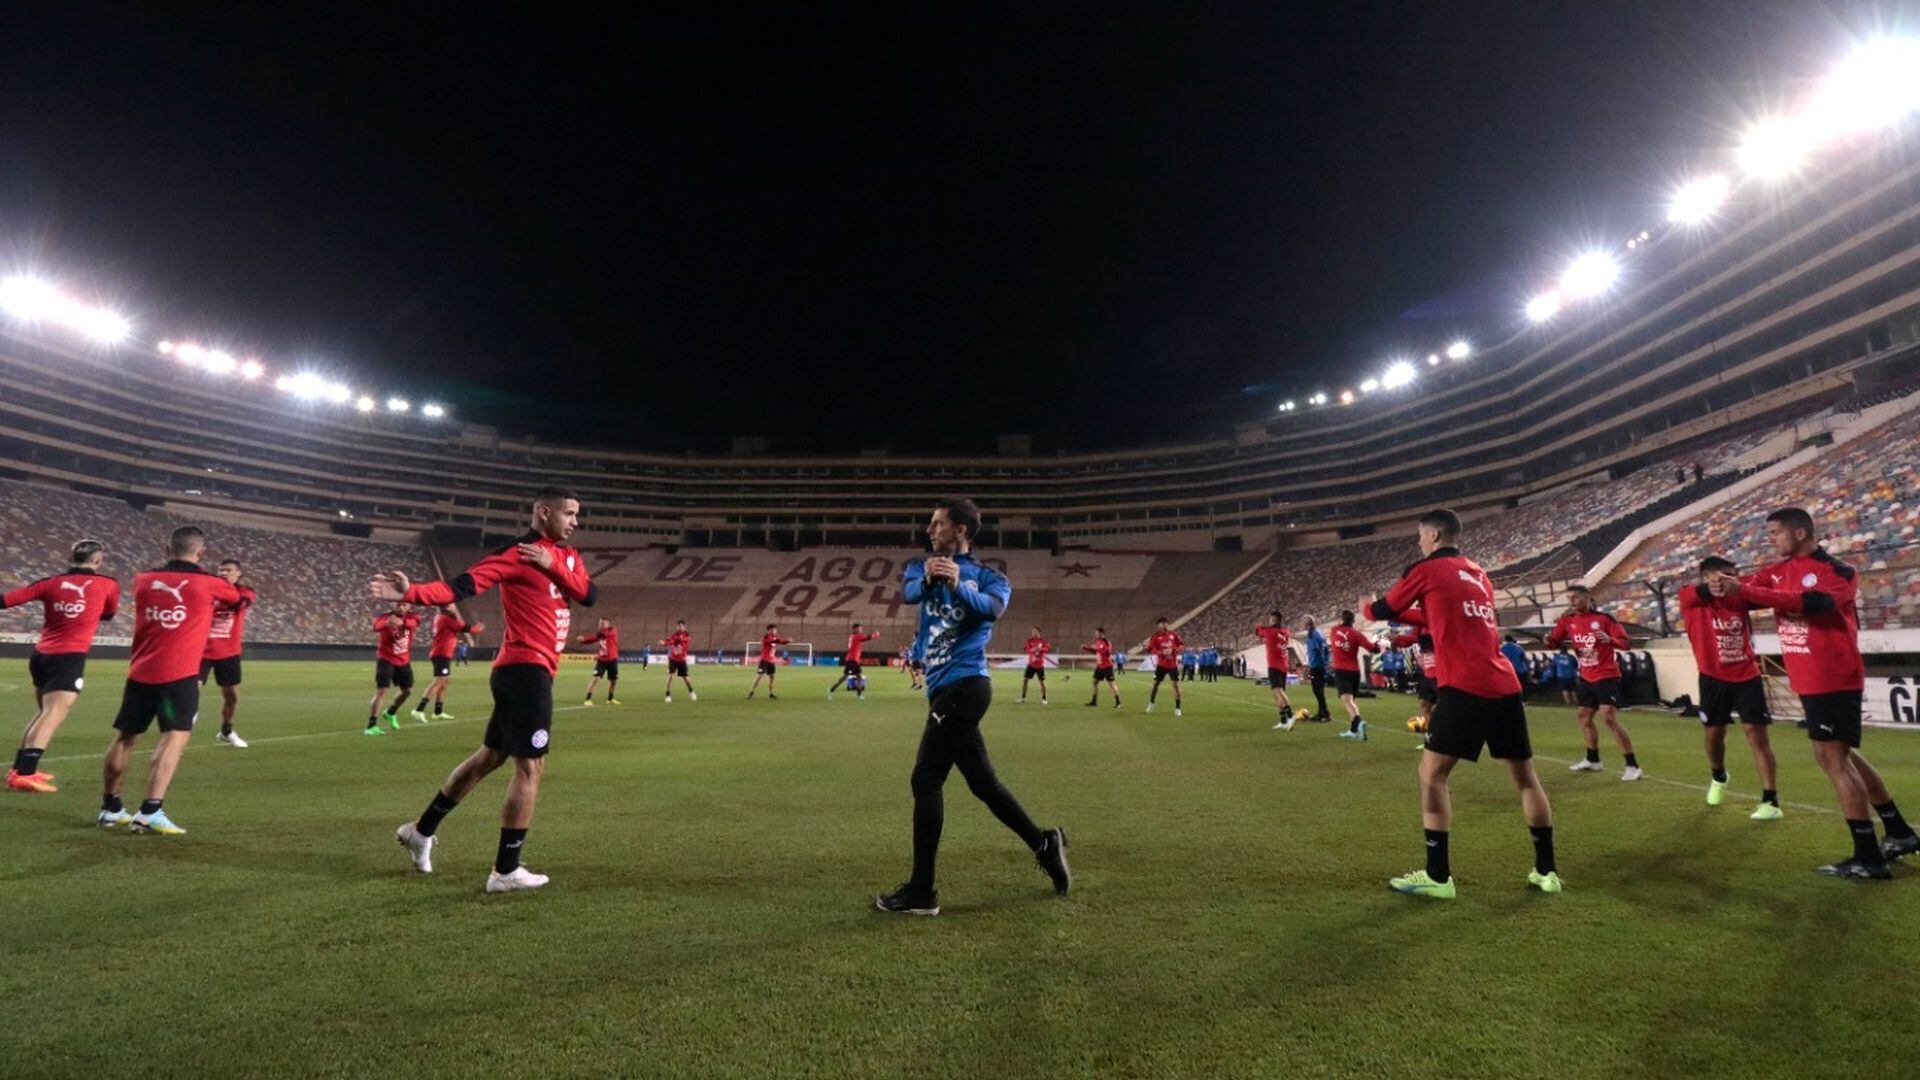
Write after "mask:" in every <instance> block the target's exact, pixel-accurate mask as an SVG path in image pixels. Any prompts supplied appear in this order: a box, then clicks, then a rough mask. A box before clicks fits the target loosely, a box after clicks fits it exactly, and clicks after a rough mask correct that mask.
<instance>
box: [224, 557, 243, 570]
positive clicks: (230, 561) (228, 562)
mask: <svg viewBox="0 0 1920 1080" xmlns="http://www.w3.org/2000/svg"><path fill="white" fill-rule="evenodd" d="M220 565H221V566H231V567H233V568H234V569H236V570H238V569H240V568H241V567H240V560H239V559H236V558H234V557H233V556H231V555H229V556H227V557H226V558H224V559H221V560H220Z"/></svg>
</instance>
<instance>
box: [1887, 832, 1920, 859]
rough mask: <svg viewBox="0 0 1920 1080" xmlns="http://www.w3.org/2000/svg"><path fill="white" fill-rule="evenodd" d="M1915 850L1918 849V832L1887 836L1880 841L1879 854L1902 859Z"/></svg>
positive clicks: (1919, 839) (1919, 844) (1919, 841)
mask: <svg viewBox="0 0 1920 1080" xmlns="http://www.w3.org/2000/svg"><path fill="white" fill-rule="evenodd" d="M1917 851H1920V833H1913V834H1910V835H1907V836H1901V837H1893V836H1889V837H1887V838H1886V839H1885V840H1882V841H1880V854H1881V855H1883V856H1885V857H1886V858H1887V859H1889V860H1892V859H1904V858H1906V857H1907V856H1909V855H1912V854H1913V853H1915V852H1917Z"/></svg>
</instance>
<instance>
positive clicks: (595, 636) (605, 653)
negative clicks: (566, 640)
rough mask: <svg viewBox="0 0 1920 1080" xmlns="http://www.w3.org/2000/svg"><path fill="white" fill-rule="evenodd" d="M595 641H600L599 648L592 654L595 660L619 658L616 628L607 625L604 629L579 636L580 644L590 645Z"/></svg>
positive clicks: (618, 636)
mask: <svg viewBox="0 0 1920 1080" xmlns="http://www.w3.org/2000/svg"><path fill="white" fill-rule="evenodd" d="M596 641H597V642H599V643H600V650H599V651H598V652H596V653H594V654H593V658H594V659H595V660H600V661H607V660H618V659H620V631H619V630H618V629H616V628H615V627H611V626H609V627H607V628H606V629H605V630H595V631H594V632H593V633H591V634H587V635H585V636H583V637H581V639H580V644H582V645H591V644H593V643H594V642H596Z"/></svg>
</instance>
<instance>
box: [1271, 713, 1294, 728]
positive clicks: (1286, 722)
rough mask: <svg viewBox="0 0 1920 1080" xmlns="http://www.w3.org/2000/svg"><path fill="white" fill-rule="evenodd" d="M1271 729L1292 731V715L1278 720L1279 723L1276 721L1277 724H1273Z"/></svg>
mask: <svg viewBox="0 0 1920 1080" xmlns="http://www.w3.org/2000/svg"><path fill="white" fill-rule="evenodd" d="M1273 730H1275V731H1292V730H1293V717H1291V716H1289V717H1287V718H1286V719H1285V720H1282V721H1280V722H1279V723H1277V724H1275V725H1273Z"/></svg>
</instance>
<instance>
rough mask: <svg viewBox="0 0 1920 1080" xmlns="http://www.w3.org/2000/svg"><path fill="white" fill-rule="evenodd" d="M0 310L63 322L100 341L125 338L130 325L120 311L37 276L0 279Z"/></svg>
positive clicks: (27, 318) (34, 319) (25, 317)
mask: <svg viewBox="0 0 1920 1080" xmlns="http://www.w3.org/2000/svg"><path fill="white" fill-rule="evenodd" d="M0 310H4V311H6V313H7V314H9V315H11V316H13V317H14V318H16V319H19V320H21V321H22V322H48V323H53V324H55V325H58V326H64V327H66V328H67V329H69V330H74V331H78V332H79V333H81V334H84V335H86V336H87V337H90V338H92V339H93V340H95V341H97V342H100V343H101V344H103V345H113V344H116V343H118V342H121V341H125V340H126V337H127V334H128V333H129V332H131V331H132V329H133V326H132V324H131V323H129V322H127V320H126V319H125V318H123V317H121V316H120V315H117V314H115V313H113V312H111V311H108V310H106V309H105V308H94V307H88V306H87V305H85V304H82V303H79V302H77V301H75V300H73V299H71V298H69V297H67V296H66V295H65V294H63V293H62V292H61V291H60V290H59V289H56V288H54V287H53V286H52V285H49V284H47V283H46V282H44V281H41V280H40V279H38V278H33V277H27V276H25V275H20V274H16V275H14V276H12V277H9V278H6V279H4V280H0Z"/></svg>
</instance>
